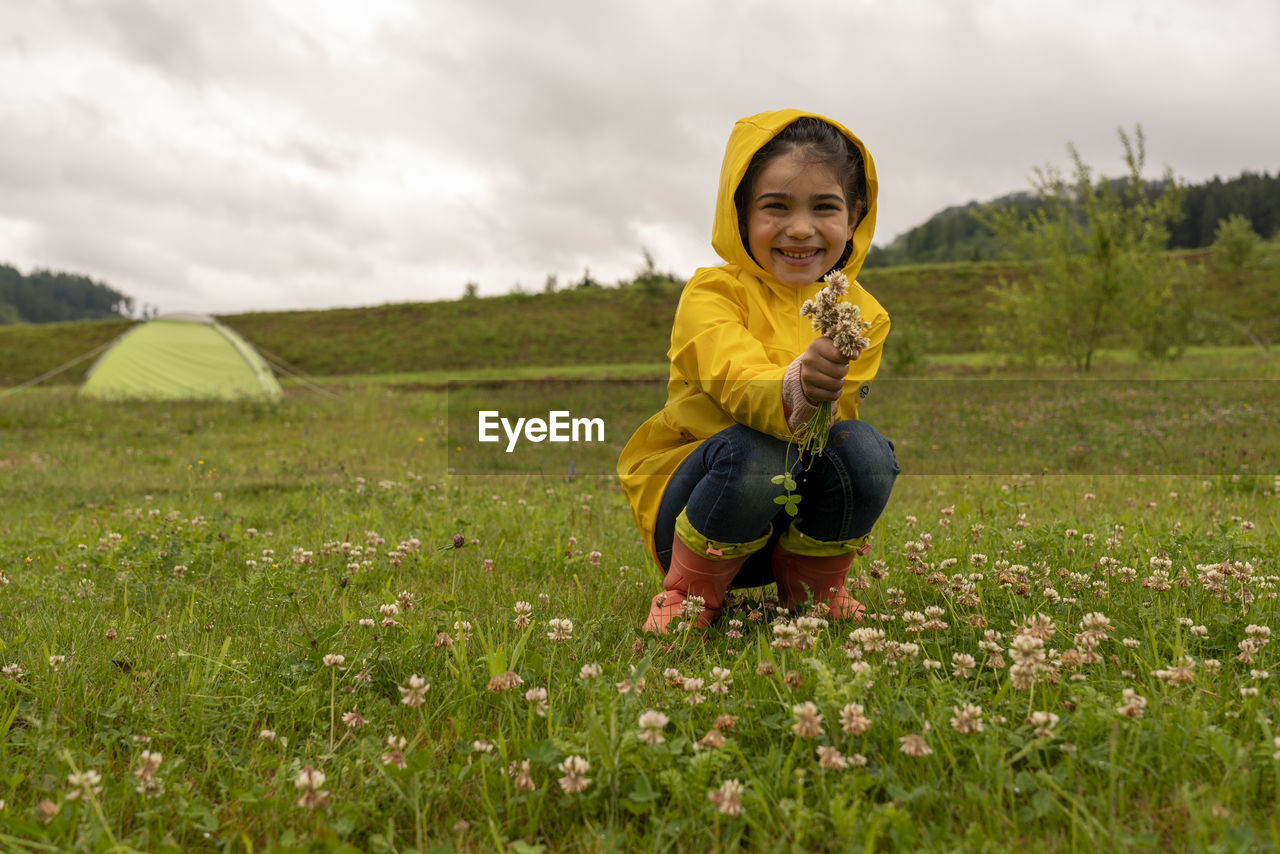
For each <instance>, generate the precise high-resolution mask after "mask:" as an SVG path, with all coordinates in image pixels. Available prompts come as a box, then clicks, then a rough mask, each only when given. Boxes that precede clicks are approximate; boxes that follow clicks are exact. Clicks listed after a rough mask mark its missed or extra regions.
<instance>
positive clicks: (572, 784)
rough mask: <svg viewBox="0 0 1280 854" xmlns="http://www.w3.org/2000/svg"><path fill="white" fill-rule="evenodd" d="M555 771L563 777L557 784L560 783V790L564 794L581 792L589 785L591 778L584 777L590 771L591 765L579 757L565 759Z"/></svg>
mask: <svg viewBox="0 0 1280 854" xmlns="http://www.w3.org/2000/svg"><path fill="white" fill-rule="evenodd" d="M557 770H558V771H559V772H560V773H561V774H563V775H564V776H563V777H561V778H560V779H559V780H558V781H557V782H559V783H560V788H561V789H564V791H565V794H569V795H572V794H574V793H576V792H581V791H582V790H583V789H585V788H587V786H589V785H591V778H590V777H587V776H584V775H585V774H586V773H587V772H588V771H590V770H591V763H589V762H587V760H585V759H583V758H582V757H581V756H569V757H566V758H565V760H564V761H563V762H561V763H560V764H559V765H558V766H557Z"/></svg>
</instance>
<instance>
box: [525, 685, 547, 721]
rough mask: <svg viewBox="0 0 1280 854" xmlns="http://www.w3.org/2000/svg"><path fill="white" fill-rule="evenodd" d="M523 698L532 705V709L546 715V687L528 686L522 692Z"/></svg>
mask: <svg viewBox="0 0 1280 854" xmlns="http://www.w3.org/2000/svg"><path fill="white" fill-rule="evenodd" d="M524 698H525V699H526V700H528V701H529V703H530V704H531V705H532V706H533V710H534V711H535V712H537V713H538V714H539V715H540V716H542V717H546V716H547V708H548V706H547V689H546V688H543V687H541V686H538V687H536V688H530V689H529V690H528V691H525V692H524Z"/></svg>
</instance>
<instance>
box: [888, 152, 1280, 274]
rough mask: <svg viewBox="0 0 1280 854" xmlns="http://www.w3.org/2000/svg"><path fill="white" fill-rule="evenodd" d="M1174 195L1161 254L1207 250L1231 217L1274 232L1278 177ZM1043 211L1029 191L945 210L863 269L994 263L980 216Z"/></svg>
mask: <svg viewBox="0 0 1280 854" xmlns="http://www.w3.org/2000/svg"><path fill="white" fill-rule="evenodd" d="M1128 180H1129V179H1127V178H1116V179H1112V180H1110V181H1108V182H1107V183H1109V184H1110V185H1111V188H1112V191H1113V192H1115V193H1116V194H1117V195H1124V187H1125V186H1126V185H1127V184H1128ZM1171 180H1172V179H1171V178H1165V179H1163V180H1158V181H1148V182H1146V183H1145V192H1144V193H1143V194H1142V198H1145V199H1146V200H1148V201H1149V200H1151V199H1155V198H1158V197H1159V196H1160V195H1162V194H1163V193H1164V192H1165V190H1166V189H1167V184H1168V182H1169V181H1171ZM1179 191H1180V196H1181V200H1180V204H1179V207H1178V210H1176V211H1174V212H1173V215H1172V221H1171V222H1170V223H1169V225H1168V229H1167V230H1168V238H1167V240H1166V242H1165V246H1164V248H1165V249H1201V248H1204V247H1207V246H1210V245H1211V244H1212V243H1213V241H1214V239H1215V235H1216V233H1217V229H1218V224H1219V223H1220V222H1222V221H1223V220H1226V219H1228V218H1230V217H1232V216H1241V217H1244V218H1245V219H1247V220H1248V221H1249V224H1250V225H1251V226H1252V227H1253V230H1254V232H1256V233H1257V234H1258V235H1260V236H1261V237H1262V238H1264V239H1269V238H1270V237H1272V236H1273V235H1275V234H1276V232H1277V231H1280V174H1277V175H1274V176H1273V175H1270V174H1268V173H1266V172H1262V173H1260V174H1259V173H1255V172H1243V173H1241V174H1240V175H1239V176H1238V177H1236V178H1231V179H1229V180H1226V181H1224V180H1222V179H1221V178H1218V177H1215V178H1214V179H1213V180H1211V181H1206V182H1204V183H1201V184H1191V185H1186V186H1181V187H1179ZM1131 198H1134V199H1136V198H1138V197H1136V196H1131ZM1043 208H1044V199H1043V198H1042V197H1041V196H1040V195H1038V194H1036V193H1031V192H1017V193H1011V194H1009V195H1007V196H1002V197H1001V198H998V199H996V200H994V201H993V202H991V203H989V204H986V205H983V204H979V203H977V202H970V203H968V204H967V205H957V206H955V207H950V208H947V209H946V210H943V211H940V212H939V213H937V214H934V215H933V216H932V217H930V218H929V220H928V221H927V222H924V223H922V224H921V225H919V226H916V227H915V228H913V229H911V230H910V231H908V232H906V233H905V234H902V235H899V236H898V237H897V238H895V239H894V241H893V242H892V243H891V244H889V245H888V246H886V247H872V249H871V252H870V254H869V255H868V257H867V261H866V264H865V265H864V266H866V267H894V266H900V265H904V264H947V263H953V262H957V261H993V260H997V259H998V258H1000V257H1001V255H1002V254H1003V253H1004V252H1005V250H1006V249H1007V248H1008V247H1007V245H1006V244H1005V243H1004V242H1002V241H1000V240H998V239H997V235H996V233H995V232H994V231H993V230H992V228H991V227H990V225H989V224H988V223H987V222H985V221H984V218H983V217H984V212H985V211H987V210H990V209H996V210H1008V211H1010V212H1012V213H1013V214H1015V215H1016V217H1017V218H1019V219H1027V218H1029V217H1033V216H1035V215H1037V214H1038V213H1041V212H1043Z"/></svg>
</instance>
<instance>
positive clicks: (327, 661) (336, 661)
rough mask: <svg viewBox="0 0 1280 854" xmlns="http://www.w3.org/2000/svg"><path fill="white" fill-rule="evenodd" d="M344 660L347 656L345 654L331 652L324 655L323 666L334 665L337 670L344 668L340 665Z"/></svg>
mask: <svg viewBox="0 0 1280 854" xmlns="http://www.w3.org/2000/svg"><path fill="white" fill-rule="evenodd" d="M346 660H347V657H346V656H345V655H341V654H338V653H332V652H331V653H329V654H328V655H326V656H325V657H324V666H325V667H336V668H338V669H339V670H345V669H346V668H344V667H343V666H342V663H343V662H344V661H346Z"/></svg>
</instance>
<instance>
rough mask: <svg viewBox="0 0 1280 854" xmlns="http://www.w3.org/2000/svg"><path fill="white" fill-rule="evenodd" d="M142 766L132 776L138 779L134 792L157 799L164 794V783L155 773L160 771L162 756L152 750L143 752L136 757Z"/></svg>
mask: <svg viewBox="0 0 1280 854" xmlns="http://www.w3.org/2000/svg"><path fill="white" fill-rule="evenodd" d="M138 759H139V760H141V762H142V764H141V765H140V766H139V767H138V769H137V770H136V771H134V772H133V776H135V777H137V778H138V786H137V788H136V790H135V791H137V792H138V793H139V794H141V795H146V796H147V797H149V798H154V797H158V796H159V795H161V794H163V793H164V783H163V782H161V780H160V778H159V777H157V776H156V771H158V770H159V769H160V763H161V762H163V761H164V756H163V755H161V754H160V753H158V752H156V751H152V750H144V751H142V754H141V755H140V756H139V757H138Z"/></svg>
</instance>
